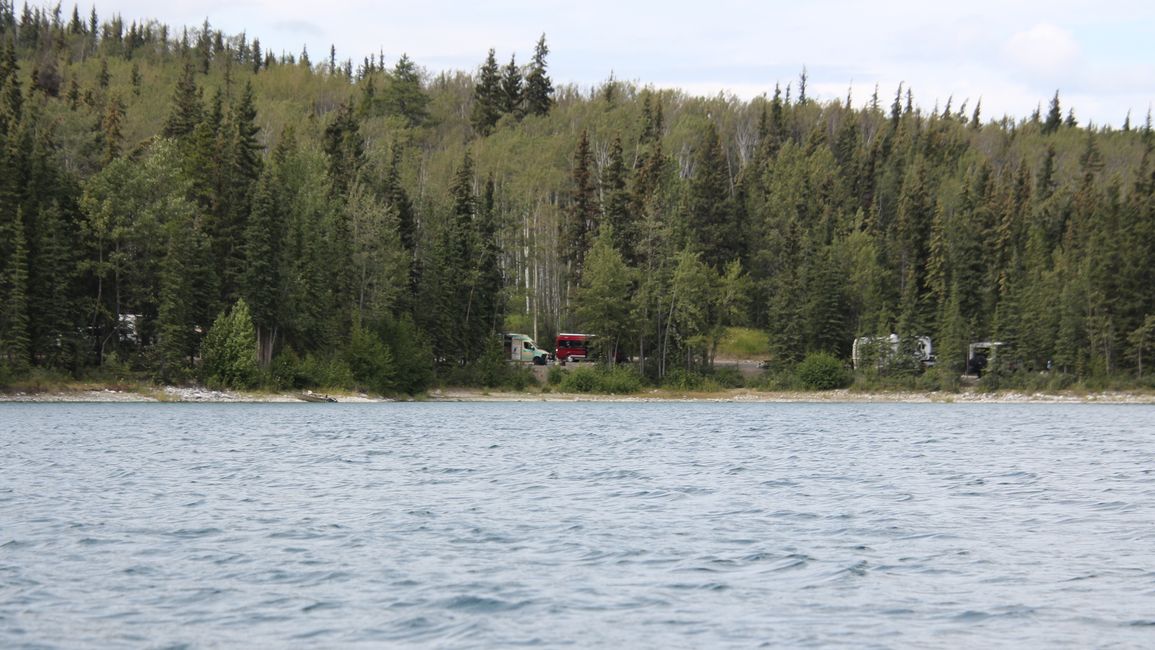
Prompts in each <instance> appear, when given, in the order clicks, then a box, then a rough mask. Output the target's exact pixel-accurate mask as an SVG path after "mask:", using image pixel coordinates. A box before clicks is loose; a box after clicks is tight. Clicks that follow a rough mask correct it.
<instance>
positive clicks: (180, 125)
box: [161, 63, 203, 138]
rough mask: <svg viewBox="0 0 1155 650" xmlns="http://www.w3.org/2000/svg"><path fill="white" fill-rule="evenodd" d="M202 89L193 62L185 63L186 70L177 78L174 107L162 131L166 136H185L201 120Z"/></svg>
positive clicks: (173, 99)
mask: <svg viewBox="0 0 1155 650" xmlns="http://www.w3.org/2000/svg"><path fill="white" fill-rule="evenodd" d="M202 110H203V109H202V106H201V91H200V89H199V88H197V85H196V79H195V78H194V74H193V67H192V64H191V63H185V66H184V71H183V73H182V74H181V77H180V79H178V80H177V83H176V89H175V90H174V91H173V98H172V109H171V110H170V111H169V114H168V119H167V120H166V121H165V123H164V129H163V130H162V131H161V133H162V135H164V136H165V137H166V138H181V137H185V136H187V135H189V134H191V133H192V132H193V130H194V129H196V126H197V124H200V122H201V113H202Z"/></svg>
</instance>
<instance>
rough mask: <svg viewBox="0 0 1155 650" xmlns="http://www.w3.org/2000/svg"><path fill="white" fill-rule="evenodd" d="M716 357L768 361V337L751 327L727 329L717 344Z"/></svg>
mask: <svg viewBox="0 0 1155 650" xmlns="http://www.w3.org/2000/svg"><path fill="white" fill-rule="evenodd" d="M717 356H719V357H722V358H724V359H769V358H770V337H768V336H766V332H763V331H762V330H760V329H754V328H751V327H727V328H726V333H725V334H723V335H722V340H720V341H719V342H718V353H717Z"/></svg>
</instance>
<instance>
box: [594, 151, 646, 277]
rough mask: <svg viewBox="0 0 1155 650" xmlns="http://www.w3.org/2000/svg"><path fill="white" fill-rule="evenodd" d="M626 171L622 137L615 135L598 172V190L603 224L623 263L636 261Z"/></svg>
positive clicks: (635, 234) (634, 222) (633, 225)
mask: <svg viewBox="0 0 1155 650" xmlns="http://www.w3.org/2000/svg"><path fill="white" fill-rule="evenodd" d="M626 181H627V170H626V161H625V155H624V153H623V151H622V138H621V136H615V137H614V141H613V142H612V143H611V144H610V157H609V163H608V164H607V165H606V167H605V169H604V170H603V172H602V179H601V192H602V196H603V197H605V198H604V200H603V202H602V212H603V223H607V224H609V225H610V227H611V228H612V232H613V244H614V248H615V249H617V251H618V252H619V253H621V255H622V258H623V259H625V260H626V262H627V263H634V262H636V261H637V252H636V251H637V239H638V232H637V223H636V218H635V217H636V215H634V213H633V212H631V210H630V193H629V190H628V189H627V186H626Z"/></svg>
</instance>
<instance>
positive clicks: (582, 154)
mask: <svg viewBox="0 0 1155 650" xmlns="http://www.w3.org/2000/svg"><path fill="white" fill-rule="evenodd" d="M592 167H593V153H592V152H591V151H590V141H589V134H588V133H587V132H586V131H582V135H581V138H579V139H578V146H577V150H576V151H575V152H574V162H573V189H572V191H571V195H570V200H569V205H568V207H567V208H566V210H565V217H564V219H565V220H564V222H563V226H562V232H561V233H560V237H561V241H560V249H561V261H562V262H563V263H564V264H565V265H566V268H567V269H568V270H569V279H570V281H572V283H573V285H574V286H576V285H577V284H578V283H579V282H580V281H581V274H582V262H583V261H584V259H585V252H586V250H588V249H589V247H590V244H592V243H593V239H594V238H595V237H596V236H597V214H598V206H597V197H596V196H595V188H594V182H593V173H592V169H591V168H592Z"/></svg>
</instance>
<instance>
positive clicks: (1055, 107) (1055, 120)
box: [1043, 90, 1063, 135]
mask: <svg viewBox="0 0 1155 650" xmlns="http://www.w3.org/2000/svg"><path fill="white" fill-rule="evenodd" d="M1062 125H1063V111H1062V109H1061V108H1060V107H1059V91H1057V90H1056V91H1055V96H1054V97H1053V98H1052V99H1051V108H1050V110H1049V111H1047V121H1046V122H1043V134H1044V135H1046V134H1048V133H1054V132H1055V131H1058V130H1059V127H1060V126H1062Z"/></svg>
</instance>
